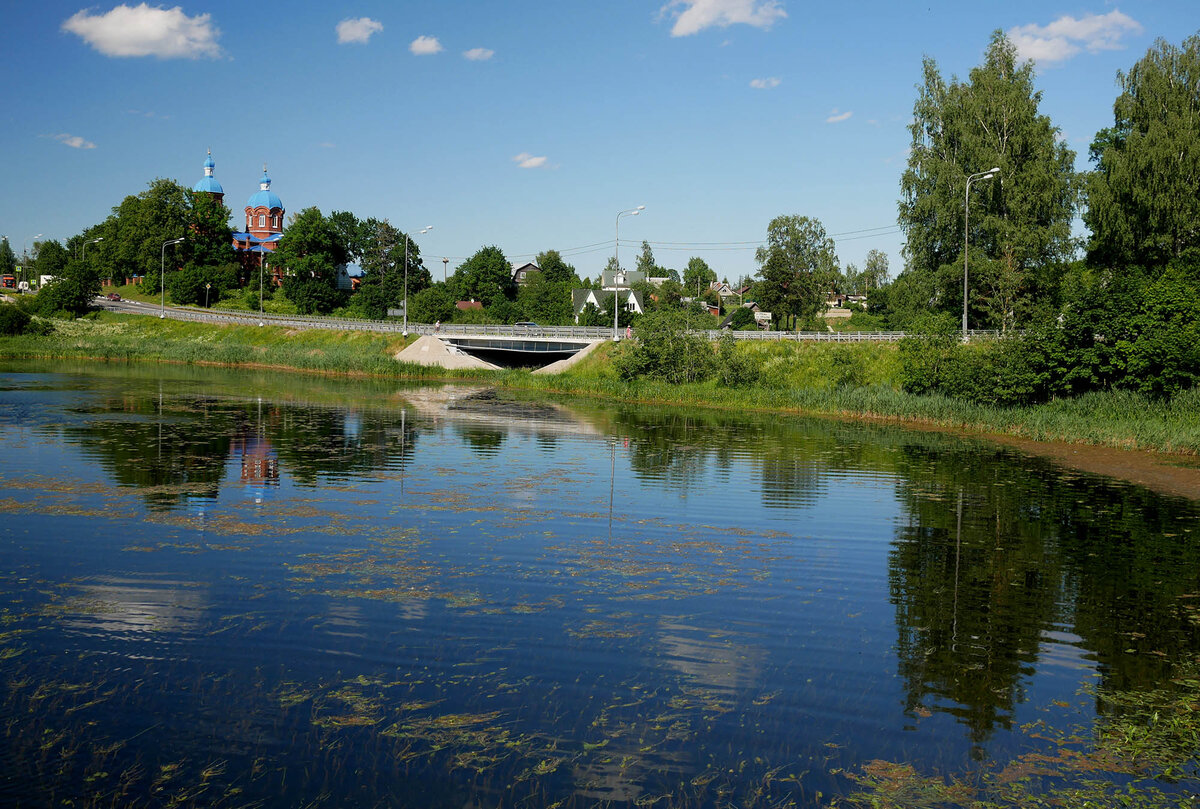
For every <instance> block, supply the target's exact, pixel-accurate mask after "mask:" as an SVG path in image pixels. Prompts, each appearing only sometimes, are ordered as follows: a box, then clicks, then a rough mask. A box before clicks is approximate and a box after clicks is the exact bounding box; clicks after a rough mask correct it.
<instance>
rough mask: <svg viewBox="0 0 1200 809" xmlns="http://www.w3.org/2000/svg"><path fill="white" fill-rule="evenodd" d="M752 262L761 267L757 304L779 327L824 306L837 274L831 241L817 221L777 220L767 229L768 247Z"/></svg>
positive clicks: (779, 218) (795, 218)
mask: <svg viewBox="0 0 1200 809" xmlns="http://www.w3.org/2000/svg"><path fill="white" fill-rule="evenodd" d="M755 258H756V259H757V260H758V263H759V264H760V265H761V266H762V269H761V270H760V271H759V274H760V275H761V276H762V283H760V284H759V286H758V289H757V291H756V293H757V295H758V304H759V306H760V307H762V308H763V309H766V310H769V311H770V312H771V313H772V314H773V315H774V316H775V317H776V318H778V319H779V322H780V323H783V322H784V320H785V318H791V321H792V324H793V325H794V324H795V322H796V320H797V319H798V318H804V319H808V318H811V317H813V316H815V315H816V314H817V312H819V311H820V310H821V307H822V306H823V305H824V301H825V293H826V291H827V290H828V289H829V288H830V286H831V285H832V283H833V280H834V279H835V278H836V277H837V273H838V259H837V253H836V252H835V250H834V244H833V239H831V238H829V236H827V235H826V233H825V228H824V226H823V225H822V224H821V222H820V221H819V220H817V219H810V218H809V217H807V216H777V217H775V218H774V219H772V220H771V223H770V224H769V225H767V243H766V244H765V245H764V246H762V247H760V248H758V251H757V253H756V254H755Z"/></svg>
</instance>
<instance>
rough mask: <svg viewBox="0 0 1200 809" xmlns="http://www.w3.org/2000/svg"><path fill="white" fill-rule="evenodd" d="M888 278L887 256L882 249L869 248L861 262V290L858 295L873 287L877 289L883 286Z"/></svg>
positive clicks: (864, 293)
mask: <svg viewBox="0 0 1200 809" xmlns="http://www.w3.org/2000/svg"><path fill="white" fill-rule="evenodd" d="M887 280H888V257H887V253H885V252H883V251H882V250H870V251H868V252H867V260H866V262H865V263H864V264H863V269H862V274H861V278H860V281H861V285H862V291H861V292H858V293H857V294H859V295H866V294H867V293H868V292H869V291H871V290H873V289H879V288H880V287H882V286H884V285H885V284H886V283H887Z"/></svg>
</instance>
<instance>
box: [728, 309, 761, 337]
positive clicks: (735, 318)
mask: <svg viewBox="0 0 1200 809" xmlns="http://www.w3.org/2000/svg"><path fill="white" fill-rule="evenodd" d="M728 328H730V329H733V330H734V331H758V321H756V320H755V319H754V312H753V311H752V310H751V309H750V307H749V306H739V307H738V308H737V309H734V310H733V315H732V316H731V317H730V318H729V326H728Z"/></svg>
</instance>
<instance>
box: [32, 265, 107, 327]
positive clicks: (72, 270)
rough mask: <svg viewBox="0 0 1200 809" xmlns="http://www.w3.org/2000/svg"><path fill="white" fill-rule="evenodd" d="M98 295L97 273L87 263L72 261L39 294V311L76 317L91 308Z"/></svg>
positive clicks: (98, 278) (98, 280) (98, 274)
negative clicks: (62, 313)
mask: <svg viewBox="0 0 1200 809" xmlns="http://www.w3.org/2000/svg"><path fill="white" fill-rule="evenodd" d="M99 294H100V273H99V272H97V271H96V269H95V268H94V267H93V265H92V264H91V263H90V262H86V261H82V260H79V259H74V258H71V259H68V261H67V263H66V264H65V265H64V266H63V268H62V272H60V273H59V274H58V275H57V276H56V277H55V279H54V280H53V281H51V282H50V283H49V284H46V286H45V287H43V288H42V290H41V291H40V292H38V296H37V304H38V310H39V311H40V312H42V313H43V314H50V313H52V312H66V313H67V314H70V315H73V316H76V317H78V316H79V315H82V314H84V313H85V312H87V311H88V310H89V309H90V308H91V307H92V300H93V299H94V298H95V297H96V296H97V295H99Z"/></svg>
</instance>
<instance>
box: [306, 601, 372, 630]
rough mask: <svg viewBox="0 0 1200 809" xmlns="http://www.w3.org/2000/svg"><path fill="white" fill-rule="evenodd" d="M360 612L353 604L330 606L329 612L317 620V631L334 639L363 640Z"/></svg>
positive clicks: (362, 620)
mask: <svg viewBox="0 0 1200 809" xmlns="http://www.w3.org/2000/svg"><path fill="white" fill-rule="evenodd" d="M364 623H365V621H364V619H363V614H362V610H361V609H359V608H358V607H357V606H355V605H353V604H338V603H333V604H331V605H330V608H329V611H328V612H326V613H325V614H324V615H323V616H320V617H319V618H318V624H317V629H318V630H320V631H322V632H324V633H325V634H326V635H331V636H333V637H335V638H363V637H366V632H365V631H364V626H363V625H364Z"/></svg>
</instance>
